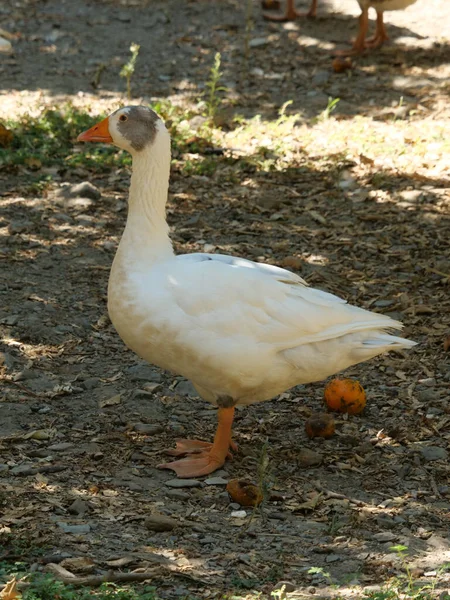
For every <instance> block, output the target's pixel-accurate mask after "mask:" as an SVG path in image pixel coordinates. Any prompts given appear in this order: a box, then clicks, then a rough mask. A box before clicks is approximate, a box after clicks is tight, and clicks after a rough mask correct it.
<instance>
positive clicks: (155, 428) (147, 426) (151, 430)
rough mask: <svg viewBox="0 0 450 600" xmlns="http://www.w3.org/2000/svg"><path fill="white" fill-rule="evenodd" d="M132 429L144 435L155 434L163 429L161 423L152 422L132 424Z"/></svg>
mask: <svg viewBox="0 0 450 600" xmlns="http://www.w3.org/2000/svg"><path fill="white" fill-rule="evenodd" d="M133 429H134V430H135V431H137V432H138V433H143V434H145V435H156V434H157V433H162V432H163V431H164V427H163V426H162V425H157V424H153V423H136V424H135V425H134V426H133Z"/></svg>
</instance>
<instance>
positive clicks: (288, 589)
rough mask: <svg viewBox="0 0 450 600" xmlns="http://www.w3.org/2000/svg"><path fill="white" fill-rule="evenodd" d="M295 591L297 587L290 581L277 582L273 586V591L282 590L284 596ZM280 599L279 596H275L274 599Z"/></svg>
mask: <svg viewBox="0 0 450 600" xmlns="http://www.w3.org/2000/svg"><path fill="white" fill-rule="evenodd" d="M296 589H297V586H296V585H295V584H294V583H292V582H291V581H278V582H277V583H276V584H275V585H274V586H273V591H275V590H283V591H284V592H285V593H286V594H290V593H292V592H295V590H296ZM277 597H280V596H278V595H277V596H275V598H277Z"/></svg>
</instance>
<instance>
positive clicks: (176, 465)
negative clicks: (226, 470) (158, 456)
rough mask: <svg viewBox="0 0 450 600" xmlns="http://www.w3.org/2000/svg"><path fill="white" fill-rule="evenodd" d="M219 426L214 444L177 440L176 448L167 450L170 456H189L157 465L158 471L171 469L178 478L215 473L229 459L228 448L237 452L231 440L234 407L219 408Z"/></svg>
mask: <svg viewBox="0 0 450 600" xmlns="http://www.w3.org/2000/svg"><path fill="white" fill-rule="evenodd" d="M218 418H219V424H218V426H217V431H216V435H215V437H214V442H213V443H212V444H210V443H209V442H202V441H199V440H178V442H177V445H176V448H175V449H174V450H169V454H171V455H172V456H183V455H186V454H187V455H191V456H187V457H186V458H182V459H180V460H176V461H174V462H169V463H163V464H162V465H158V468H159V469H172V471H175V473H176V474H177V476H178V477H180V478H184V479H186V478H190V477H200V476H201V475H208V474H209V473H212V472H213V471H216V470H217V469H219V468H220V467H221V466H223V465H224V463H225V460H226V459H227V458H231V453H230V447H231V448H232V449H233V450H237V446H236V444H235V443H234V442H232V440H231V425H232V423H233V418H234V407H229V408H219V410H218Z"/></svg>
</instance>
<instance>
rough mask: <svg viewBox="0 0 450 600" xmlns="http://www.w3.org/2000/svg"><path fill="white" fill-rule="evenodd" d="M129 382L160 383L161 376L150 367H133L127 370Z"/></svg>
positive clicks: (143, 365)
mask: <svg viewBox="0 0 450 600" xmlns="http://www.w3.org/2000/svg"><path fill="white" fill-rule="evenodd" d="M127 373H128V374H129V375H130V379H131V381H153V382H156V383H161V381H162V375H161V373H159V372H158V371H157V370H156V369H154V368H153V367H151V366H150V365H145V364H142V365H133V366H132V367H130V368H129V369H127Z"/></svg>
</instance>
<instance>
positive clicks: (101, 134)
mask: <svg viewBox="0 0 450 600" xmlns="http://www.w3.org/2000/svg"><path fill="white" fill-rule="evenodd" d="M77 142H103V143H105V144H112V142H113V139H112V137H111V135H110V133H109V124H108V118H106V119H103V121H100V123H97V125H94V127H91V128H90V129H88V130H87V131H83V133H80V135H79V136H78V137H77Z"/></svg>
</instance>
